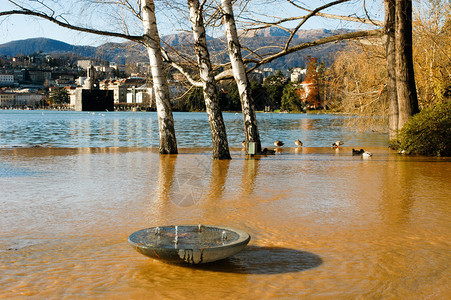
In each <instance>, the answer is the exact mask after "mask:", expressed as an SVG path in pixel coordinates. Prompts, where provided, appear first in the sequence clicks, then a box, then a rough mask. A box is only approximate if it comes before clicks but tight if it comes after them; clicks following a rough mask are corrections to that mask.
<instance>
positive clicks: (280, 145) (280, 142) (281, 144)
mask: <svg viewBox="0 0 451 300" xmlns="http://www.w3.org/2000/svg"><path fill="white" fill-rule="evenodd" d="M274 145H275V146H276V147H282V146H283V145H285V144H284V142H282V141H275V142H274Z"/></svg>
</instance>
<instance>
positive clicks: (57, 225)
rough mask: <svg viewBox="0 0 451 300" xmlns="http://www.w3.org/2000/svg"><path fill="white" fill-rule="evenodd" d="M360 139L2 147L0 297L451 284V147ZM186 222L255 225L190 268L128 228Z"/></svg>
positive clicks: (311, 293)
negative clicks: (268, 144)
mask: <svg viewBox="0 0 451 300" xmlns="http://www.w3.org/2000/svg"><path fill="white" fill-rule="evenodd" d="M3 116H4V115H2V117H3ZM38 116H39V115H35V117H36V118H37V117H38ZM230 117H231V118H233V116H230ZM85 119H86V118H85V117H83V120H80V121H79V122H81V123H83V122H86V120H85ZM74 122H78V121H75V120H74ZM99 122H100V121H99ZM112 122H113V121H112ZM121 122H125V123H126V120H123V121H119V123H120V124H122V123H121ZM143 122H144V121H143ZM228 122H231V121H230V120H229V121H228ZM268 122H269V121H268ZM290 122H291V121H290ZM292 122H293V123H296V122H295V121H294V120H292ZM309 122H310V121H309ZM312 122H313V126H319V125H318V123H317V121H312ZM55 123H57V124H55V125H54V126H55V127H58V122H55ZM88 123H89V122H88ZM276 123H277V122H276ZM300 123H301V124H302V122H300ZM2 124H3V125H2V143H4V141H5V140H4V139H5V138H4V135H5V131H4V129H3V128H4V127H3V126H5V125H4V124H5V123H2ZM38 124H39V123H38ZM64 124H66V125H67V123H64ZM277 124H278V123H277ZM277 124H276V125H277ZM59 125H60V126H61V127H64V126H66V125H64V126H62V125H61V124H59ZM276 125H274V126H276ZM8 126H11V127H10V128H13V127H14V126H15V125H13V124H9V125H8ZM143 126H144V125H143ZM145 126H147V125H145ZM293 126H294V125H293ZM296 126H297V125H296ZM19 127H20V126H19ZM32 127H34V126H30V128H32ZM69 127H70V126H69ZM82 127H83V126H82ZM82 127H79V126H78V125H76V126H74V127H70V128H78V129H68V128H66V127H64V128H65V129H64V130H79V129H80V128H82ZM106 127H108V126H106ZM106 127H105V128H106ZM135 127H136V126H135ZM83 128H84V127H83ZM91 128H92V127H91ZM117 128H118V129H117V130H118V131H120V130H122V129H119V128H121V126H118V127H117ZM86 130H88V129H87V128H86ZM105 130H106V129H105ZM111 130H113V129H111ZM129 130H130V132H134V131H133V130H134V129H132V128H130V129H129ZM152 134H153V133H152ZM305 134H308V132H307V133H305ZM311 134H312V136H313V135H315V134H317V135H321V134H320V133H314V132H312V133H311ZM83 136H84V135H83ZM119 140H120V138H119ZM314 140H317V139H314V138H312V141H314ZM68 141H70V139H68ZM87 142H88V141H87ZM17 143H18V144H21V143H24V141H18V142H17ZM27 143H28V142H27ZM364 146H365V145H364ZM365 148H368V149H367V150H370V151H372V152H373V153H374V155H373V158H372V159H369V160H363V159H362V158H360V157H355V156H352V155H351V154H350V152H351V148H349V147H344V148H342V149H340V150H337V151H336V150H333V149H331V148H330V147H327V148H321V147H316V148H310V147H307V148H303V149H294V148H291V149H288V148H284V149H283V150H282V151H281V153H279V154H277V155H273V156H267V157H261V158H256V159H249V160H246V159H245V156H244V155H243V154H242V151H241V150H240V149H239V148H236V149H234V150H233V151H232V156H233V159H232V160H231V161H212V160H211V159H210V156H211V154H210V153H209V152H208V151H207V152H203V151H201V150H200V149H198V148H186V149H183V150H182V151H181V153H180V154H178V155H169V156H168V155H166V156H160V155H158V154H157V153H156V151H155V150H154V149H145V148H72V149H69V148H42V147H40V148H14V149H10V148H4V149H0V211H1V218H0V275H1V276H0V297H1V298H4V299H193V298H199V299H449V295H451V288H450V286H451V285H450V279H449V278H451V271H450V261H451V251H450V250H451V247H450V229H451V228H450V222H449V216H450V210H451V204H450V200H449V199H450V198H449V194H450V180H449V179H450V176H451V160H450V159H445V158H420V157H403V156H400V155H398V154H396V153H394V152H391V151H389V150H388V149H387V148H386V147H371V145H368V147H366V146H365ZM198 223H202V224H211V225H226V226H231V227H236V228H240V229H243V230H245V231H247V232H248V233H249V234H250V235H251V236H252V239H251V242H250V244H249V245H248V247H246V248H245V250H243V251H242V252H240V253H238V254H236V255H235V256H232V257H230V258H228V259H226V260H223V261H221V262H217V263H212V264H209V265H205V266H202V267H197V268H195V267H184V266H177V265H169V264H165V263H161V262H159V261H156V260H153V259H150V258H147V257H144V256H142V255H141V254H139V253H138V252H136V251H135V250H134V249H133V248H132V247H130V246H129V245H128V243H127V237H128V235H129V234H131V233H132V232H134V231H136V230H140V229H142V228H147V227H152V226H159V225H170V224H198Z"/></svg>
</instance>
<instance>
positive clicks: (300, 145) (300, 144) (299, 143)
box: [294, 140, 304, 147]
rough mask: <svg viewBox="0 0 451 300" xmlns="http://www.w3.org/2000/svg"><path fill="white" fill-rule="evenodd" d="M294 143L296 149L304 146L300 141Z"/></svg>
mask: <svg viewBox="0 0 451 300" xmlns="http://www.w3.org/2000/svg"><path fill="white" fill-rule="evenodd" d="M294 143H295V144H296V145H297V146H298V147H302V146H303V145H304V144H303V143H302V142H301V141H300V140H295V141H294Z"/></svg>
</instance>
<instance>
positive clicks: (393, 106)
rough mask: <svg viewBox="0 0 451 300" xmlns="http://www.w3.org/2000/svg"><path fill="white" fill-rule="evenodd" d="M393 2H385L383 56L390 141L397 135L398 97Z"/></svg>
mask: <svg viewBox="0 0 451 300" xmlns="http://www.w3.org/2000/svg"><path fill="white" fill-rule="evenodd" d="M395 5H396V3H395V0H385V37H386V44H385V54H386V60H387V94H388V101H389V111H388V127H389V137H390V140H393V139H395V138H396V135H397V133H398V95H397V90H396V54H395Z"/></svg>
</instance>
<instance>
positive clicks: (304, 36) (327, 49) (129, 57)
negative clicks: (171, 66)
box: [0, 27, 351, 69]
mask: <svg viewBox="0 0 451 300" xmlns="http://www.w3.org/2000/svg"><path fill="white" fill-rule="evenodd" d="M350 31H351V30H345V29H339V30H327V29H314V30H299V32H297V34H296V35H295V37H294V38H293V40H292V42H291V45H292V46H293V45H297V44H301V43H305V42H308V41H312V40H316V39H319V38H323V37H327V36H331V35H334V34H339V33H346V32H350ZM240 36H241V43H242V45H243V46H245V48H246V47H247V48H249V49H264V50H260V54H265V53H268V52H270V51H273V52H274V51H276V50H277V49H280V47H282V46H284V43H285V42H286V40H287V37H289V36H290V33H289V32H287V31H285V30H283V29H280V28H276V27H270V28H265V29H259V30H256V31H249V32H241V33H240ZM207 39H208V43H209V48H210V55H211V57H212V59H213V60H214V61H216V62H219V63H223V62H225V61H227V59H228V56H227V51H224V49H225V43H224V40H225V38H224V37H219V38H212V37H208V38H207ZM162 40H163V42H164V43H165V44H167V45H169V46H170V47H171V48H173V49H175V50H178V51H181V50H184V51H186V50H187V49H188V51H187V53H188V55H193V52H192V47H191V45H192V42H193V38H192V35H191V34H190V33H189V32H181V33H177V34H170V35H166V36H163V37H162ZM343 45H344V43H332V44H328V45H324V46H319V47H314V48H309V49H305V50H303V51H301V52H297V53H293V54H290V55H288V56H285V57H282V58H279V59H277V60H276V61H274V62H272V63H271V64H267V65H265V66H266V67H272V68H274V69H286V68H290V67H302V66H304V64H305V58H306V57H307V56H314V57H319V59H320V60H323V61H325V62H326V63H329V62H330V61H331V57H332V54H333V53H335V52H337V51H338V50H340V49H342V47H343ZM40 51H42V52H43V53H47V54H62V53H63V54H67V53H73V54H75V55H77V56H80V57H85V58H93V59H101V60H107V61H111V62H116V63H125V62H127V61H134V62H143V61H147V60H148V59H147V53H146V50H145V48H144V47H143V46H142V45H141V44H138V43H134V42H123V43H106V44H103V45H101V46H99V47H92V46H74V45H70V44H67V43H64V42H61V41H57V40H52V39H47V38H33V39H26V40H19V41H13V42H9V43H5V44H1V45H0V55H7V56H16V55H18V54H24V55H29V54H33V53H36V52H40ZM249 55H251V53H249V52H247V51H243V57H248V56H249Z"/></svg>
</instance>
